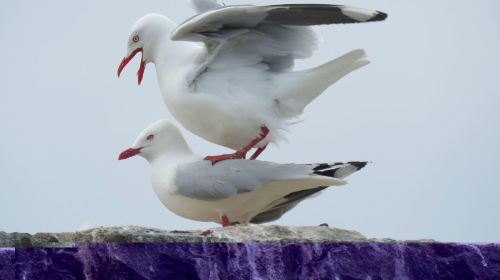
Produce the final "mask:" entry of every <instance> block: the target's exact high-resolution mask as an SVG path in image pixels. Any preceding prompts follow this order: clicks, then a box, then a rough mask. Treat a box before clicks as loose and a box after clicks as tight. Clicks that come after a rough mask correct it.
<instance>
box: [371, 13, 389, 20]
mask: <svg viewBox="0 0 500 280" xmlns="http://www.w3.org/2000/svg"><path fill="white" fill-rule="evenodd" d="M386 18H387V14H386V13H384V12H381V11H377V15H376V16H375V17H373V18H371V19H370V21H384V20H385V19H386Z"/></svg>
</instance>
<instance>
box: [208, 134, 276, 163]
mask: <svg viewBox="0 0 500 280" xmlns="http://www.w3.org/2000/svg"><path fill="white" fill-rule="evenodd" d="M260 130H261V132H262V133H261V134H260V135H259V137H257V138H255V139H253V140H252V141H251V142H250V143H249V144H248V145H246V146H245V147H244V148H243V149H241V150H239V151H236V152H235V153H232V154H224V155H219V156H206V157H205V160H209V161H211V162H212V165H214V164H216V163H217V162H219V161H223V160H227V159H244V158H245V157H246V155H247V153H248V151H250V150H251V149H252V148H253V147H255V146H256V145H257V144H259V142H260V141H262V140H263V139H264V138H266V137H267V135H268V134H269V128H267V127H265V126H263V127H261V128H260ZM262 151H264V150H262ZM262 151H260V152H259V154H260V153H262ZM254 155H255V154H254ZM257 156H258V154H257Z"/></svg>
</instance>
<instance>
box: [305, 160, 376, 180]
mask: <svg viewBox="0 0 500 280" xmlns="http://www.w3.org/2000/svg"><path fill="white" fill-rule="evenodd" d="M367 164H368V162H366V161H351V162H347V163H342V162H337V163H334V164H328V163H322V164H317V165H316V166H315V167H314V168H313V173H314V174H317V175H321V176H327V177H332V178H338V179H344V178H345V177H347V176H349V175H351V174H352V173H354V172H356V171H359V170H361V169H363V168H364V167H365V166H366V165H367Z"/></svg>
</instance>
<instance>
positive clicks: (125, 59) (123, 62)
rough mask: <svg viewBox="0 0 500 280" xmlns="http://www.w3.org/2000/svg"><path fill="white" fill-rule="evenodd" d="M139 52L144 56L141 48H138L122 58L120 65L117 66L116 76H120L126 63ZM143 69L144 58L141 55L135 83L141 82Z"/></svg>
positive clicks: (144, 67) (144, 66)
mask: <svg viewBox="0 0 500 280" xmlns="http://www.w3.org/2000/svg"><path fill="white" fill-rule="evenodd" d="M139 52H140V53H141V54H142V56H144V52H143V51H142V48H138V49H136V50H135V51H133V52H132V53H131V54H130V55H129V56H127V57H125V58H123V60H122V62H121V63H120V66H118V77H120V75H121V73H122V71H123V69H124V68H125V66H127V64H128V63H129V62H130V61H131V60H132V59H133V58H134V57H135V55H136V54H138V53H139ZM144 70H146V63H145V62H144V58H143V57H141V65H140V66H139V71H137V83H138V84H139V85H140V84H141V82H142V77H143V76H144Z"/></svg>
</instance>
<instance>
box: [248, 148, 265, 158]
mask: <svg viewBox="0 0 500 280" xmlns="http://www.w3.org/2000/svg"><path fill="white" fill-rule="evenodd" d="M266 148H267V145H265V146H264V147H262V148H258V149H257V151H255V153H253V155H252V156H251V157H250V160H255V159H257V157H259V156H260V154H262V152H263V151H264V150H265V149H266Z"/></svg>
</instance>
